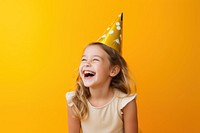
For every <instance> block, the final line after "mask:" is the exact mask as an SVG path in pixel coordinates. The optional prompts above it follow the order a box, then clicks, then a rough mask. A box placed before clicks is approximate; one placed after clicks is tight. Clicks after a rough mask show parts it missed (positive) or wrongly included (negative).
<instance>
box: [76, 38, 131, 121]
mask: <svg viewBox="0 0 200 133" xmlns="http://www.w3.org/2000/svg"><path fill="white" fill-rule="evenodd" d="M90 45H98V46H100V47H101V48H102V49H103V50H104V51H105V52H106V53H107V54H108V55H109V61H110V63H111V67H112V66H114V65H119V67H120V72H119V73H118V74H117V75H116V76H115V77H113V78H112V80H111V83H110V87H111V88H115V89H118V90H120V91H122V92H124V93H126V94H127V95H129V94H130V93H131V86H130V77H129V73H128V67H127V63H126V61H125V60H124V58H123V57H122V56H121V55H120V54H119V53H118V52H117V51H115V50H114V49H112V48H110V47H108V46H106V45H104V44H102V43H99V42H93V43H90V44H89V45H88V46H90ZM88 46H87V47H88ZM87 47H86V48H87ZM76 81H77V88H76V91H75V96H74V97H73V98H72V102H73V103H74V106H73V108H72V109H73V112H74V114H75V116H76V117H77V118H79V119H87V117H88V105H87V99H88V98H89V97H90V91H89V88H88V87H85V86H84V84H83V81H82V79H81V78H80V75H78V77H77V79H76Z"/></svg>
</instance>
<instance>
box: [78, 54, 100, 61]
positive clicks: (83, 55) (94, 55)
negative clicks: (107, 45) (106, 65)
mask: <svg viewBox="0 0 200 133" xmlns="http://www.w3.org/2000/svg"><path fill="white" fill-rule="evenodd" d="M83 57H86V55H83V56H82V58H83ZM92 57H99V58H101V59H102V60H103V58H102V57H101V56H99V55H93V56H92Z"/></svg>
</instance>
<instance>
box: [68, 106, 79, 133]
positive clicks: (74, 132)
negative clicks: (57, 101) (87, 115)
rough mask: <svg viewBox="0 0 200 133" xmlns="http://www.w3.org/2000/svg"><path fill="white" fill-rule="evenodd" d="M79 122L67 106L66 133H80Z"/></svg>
mask: <svg viewBox="0 0 200 133" xmlns="http://www.w3.org/2000/svg"><path fill="white" fill-rule="evenodd" d="M80 127H81V126H80V120H79V119H78V118H76V117H74V113H73V111H72V108H71V107H69V106H68V131H69V133H80Z"/></svg>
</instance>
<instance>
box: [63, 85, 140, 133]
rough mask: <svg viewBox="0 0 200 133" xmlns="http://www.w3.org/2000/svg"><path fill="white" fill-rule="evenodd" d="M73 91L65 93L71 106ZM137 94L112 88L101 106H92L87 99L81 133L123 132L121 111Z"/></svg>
mask: <svg viewBox="0 0 200 133" xmlns="http://www.w3.org/2000/svg"><path fill="white" fill-rule="evenodd" d="M74 95H75V92H74V91H72V92H68V93H66V99H67V101H68V106H69V107H72V106H73V102H72V100H71V99H72V98H73V96H74ZM136 96H137V94H136V93H135V94H130V95H127V94H125V93H123V92H121V91H120V90H117V89H114V96H113V98H112V99H111V100H110V101H109V102H108V103H106V104H105V105H103V106H101V107H94V106H92V105H91V104H90V102H89V101H87V104H88V109H89V115H88V118H87V119H85V120H81V129H82V132H83V133H123V132H124V129H123V120H122V115H123V112H122V111H121V110H122V109H123V108H124V107H125V106H126V105H127V104H128V103H129V102H131V101H132V100H133V99H135V98H136Z"/></svg>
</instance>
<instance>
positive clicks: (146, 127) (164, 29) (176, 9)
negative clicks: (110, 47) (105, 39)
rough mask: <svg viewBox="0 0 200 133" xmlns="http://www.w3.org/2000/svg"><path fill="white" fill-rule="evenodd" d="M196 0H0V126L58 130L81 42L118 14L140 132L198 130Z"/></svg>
mask: <svg viewBox="0 0 200 133" xmlns="http://www.w3.org/2000/svg"><path fill="white" fill-rule="evenodd" d="M199 6H200V3H199V2H198V1H197V0H126V1H119V0H115V1H114V0H101V1H97V0H93V1H89V0H77V1H67V0H46V1H45V0H1V1H0V132H1V133H13V132H14V133H66V132H67V105H66V100H65V93H66V92H67V91H71V90H73V89H74V88H73V86H74V83H75V79H76V74H77V68H78V66H79V62H80V57H81V53H82V50H83V48H84V47H85V46H86V44H88V43H90V42H93V41H96V40H97V39H98V38H99V37H100V36H101V35H102V33H103V32H104V30H105V29H106V28H107V27H108V26H109V25H110V24H111V23H112V22H113V21H114V20H115V18H116V16H117V15H118V14H119V13H121V12H124V29H123V33H124V34H123V57H124V58H125V59H126V61H127V62H128V65H129V68H130V70H131V72H132V76H133V78H134V79H135V82H136V85H137V92H138V98H137V104H138V119H139V132H140V133H199V132H200V129H199V120H200V113H199V112H200V98H199V93H200V62H199V61H200V46H199V45H200V37H199V35H200V9H199Z"/></svg>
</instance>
